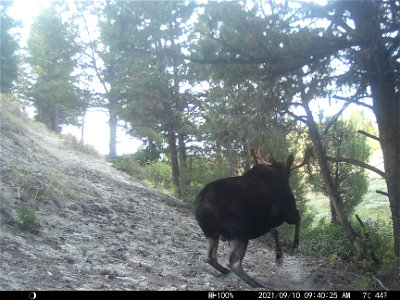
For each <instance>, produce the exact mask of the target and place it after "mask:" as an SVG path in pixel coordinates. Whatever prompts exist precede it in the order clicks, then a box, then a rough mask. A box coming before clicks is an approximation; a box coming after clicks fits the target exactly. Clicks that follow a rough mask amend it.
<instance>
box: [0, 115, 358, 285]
mask: <svg viewBox="0 0 400 300" xmlns="http://www.w3.org/2000/svg"><path fill="white" fill-rule="evenodd" d="M2 109H3V111H2V123H1V173H0V175H1V214H0V216H1V228H0V229H1V233H0V234H1V235H0V238H1V242H0V247H1V270H0V289H1V290H21V289H24V290H242V289H251V288H250V287H249V286H248V285H247V284H246V283H244V282H243V281H241V280H239V279H238V278H237V277H236V276H235V275H234V274H228V275H224V276H222V275H219V274H218V273H217V272H216V271H215V270H214V269H212V268H211V267H210V266H209V265H208V264H206V263H205V259H206V242H205V238H204V237H203V235H202V233H201V231H200V228H199V227H198V225H197V223H196V221H195V219H194V216H193V213H192V212H190V211H189V210H188V209H187V208H185V206H184V205H183V204H182V203H181V202H180V201H179V200H176V199H174V198H172V197H170V196H168V195H164V194H161V193H159V192H156V191H153V190H150V189H148V188H146V187H145V186H143V185H142V184H140V183H139V182H138V181H137V180H135V178H132V177H129V176H127V175H125V174H124V173H122V172H119V171H117V170H116V169H114V168H112V167H111V166H110V165H109V164H108V163H107V162H106V161H105V160H104V158H99V157H94V156H89V155H87V154H84V153H82V152H79V151H77V150H74V149H73V148H72V147H70V146H68V145H65V142H63V139H62V138H61V137H59V136H56V135H52V134H50V133H48V132H47V131H46V130H45V129H44V128H42V127H40V126H38V125H34V124H31V123H32V122H30V121H27V120H25V119H22V117H20V116H18V115H17V114H14V113H13V114H11V112H10V111H9V110H7V111H4V107H3V108H2ZM21 207H25V208H27V209H29V210H30V211H31V212H34V214H35V215H36V216H37V220H38V221H39V224H40V225H39V227H38V228H37V229H36V230H34V228H29V222H28V220H26V222H27V224H25V225H28V229H33V230H32V231H33V232H31V231H29V230H27V229H22V228H21V224H22V222H23V221H22V219H21V217H19V216H18V213H17V212H18V211H19V210H20V209H21ZM228 250H229V246H228V244H225V243H222V244H221V246H220V257H221V259H220V260H221V262H222V264H225V263H226V258H227V255H228V254H227V253H228ZM244 268H245V270H247V271H248V272H249V274H250V275H251V276H254V277H256V278H257V279H259V280H260V281H262V282H265V283H267V284H269V285H270V286H271V287H274V288H275V289H278V290H288V289H289V290H310V289H312V290H335V289H340V290H349V289H351V288H352V280H353V279H354V278H355V276H356V275H355V274H354V273H352V272H351V271H350V270H348V269H347V268H346V266H343V265H337V264H335V265H333V264H330V263H327V262H325V261H322V260H315V259H313V258H310V257H299V256H290V255H289V254H287V253H284V263H283V265H282V266H278V265H276V264H275V262H274V253H273V249H267V248H266V247H265V245H264V243H263V242H262V241H261V240H255V241H251V242H250V245H249V249H248V252H247V254H246V257H245V260H244ZM349 278H350V279H349Z"/></svg>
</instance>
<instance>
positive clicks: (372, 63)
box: [349, 1, 400, 259]
mask: <svg viewBox="0 0 400 300" xmlns="http://www.w3.org/2000/svg"><path fill="white" fill-rule="evenodd" d="M379 6H380V3H379V2H374V1H363V2H362V6H361V7H360V5H357V3H349V9H350V12H351V15H352V17H353V19H354V22H355V25H356V29H357V32H358V33H359V35H360V36H361V37H362V38H363V40H364V43H362V44H361V46H360V47H361V51H360V52H359V61H360V64H361V67H362V68H364V69H365V71H366V79H367V80H368V82H369V84H370V87H371V94H372V99H373V110H374V113H375V116H376V120H377V123H378V129H379V140H380V144H381V148H382V153H383V159H384V167H385V175H386V176H385V180H386V185H387V190H388V196H389V203H390V210H391V214H392V221H393V236H394V252H395V255H396V257H398V258H399V259H400V92H399V91H398V86H397V87H396V73H395V70H394V65H395V64H394V63H393V58H392V57H391V55H390V53H389V51H388V50H387V49H386V46H385V41H384V37H383V32H382V28H381V26H380V20H379V19H378V17H377V16H379V15H380V14H381V13H380V12H379V9H380V7H379ZM393 13H395V12H393ZM396 88H397V91H396Z"/></svg>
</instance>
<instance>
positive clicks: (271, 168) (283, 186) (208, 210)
mask: <svg viewBox="0 0 400 300" xmlns="http://www.w3.org/2000/svg"><path fill="white" fill-rule="evenodd" d="M251 155H252V157H253V159H254V161H255V165H254V166H253V167H252V168H251V169H250V170H248V171H247V172H245V173H244V174H243V175H241V176H237V177H229V178H223V179H219V180H216V181H213V182H211V183H209V184H207V185H206V186H205V187H204V188H203V189H202V190H201V191H200V193H199V194H198V196H197V198H196V202H195V203H196V209H195V215H196V220H197V222H198V223H199V225H200V227H201V229H202V231H203V233H204V235H205V236H206V238H207V241H208V259H207V262H208V263H209V264H210V265H211V266H213V267H214V268H215V269H216V270H218V271H219V272H221V273H222V274H226V273H229V272H230V270H231V271H232V272H234V273H235V274H236V275H237V276H239V277H240V278H241V279H242V280H244V281H245V282H247V283H248V284H249V285H251V286H252V287H261V288H267V286H265V285H264V284H262V283H260V282H258V281H257V280H255V279H253V278H251V277H250V276H249V275H247V273H246V272H245V271H244V270H243V267H242V261H243V258H244V256H245V253H246V250H247V246H248V243H249V240H251V239H255V238H257V237H260V236H262V235H264V234H265V233H267V232H271V234H272V235H273V237H274V239H275V245H276V258H277V259H279V258H280V257H281V256H282V251H281V249H280V244H279V239H278V231H277V229H276V227H278V226H280V225H281V224H282V223H283V222H286V223H288V224H292V225H296V230H295V232H296V233H295V241H294V245H293V246H294V247H296V246H297V244H298V235H299V226H300V214H299V211H298V209H297V207H296V200H295V198H294V196H293V193H292V191H291V189H290V186H289V177H290V174H291V172H292V171H293V170H294V169H297V168H300V167H302V166H304V165H306V164H308V162H309V160H310V157H311V155H312V150H311V149H308V150H307V151H306V154H305V156H304V160H303V162H302V163H300V164H299V165H297V166H295V167H292V164H293V161H294V157H293V155H292V154H291V155H289V157H288V159H287V161H286V164H285V163H282V162H278V161H276V160H275V159H274V158H273V157H272V155H271V156H268V157H266V158H262V157H261V156H260V154H259V151H258V154H256V152H255V151H254V149H252V150H251ZM220 238H221V240H223V241H224V240H228V241H229V242H230V247H231V252H230V257H229V262H228V265H227V266H228V267H229V269H230V270H229V269H227V268H225V267H223V266H222V265H220V264H219V262H218V260H217V250H218V244H219V240H220Z"/></svg>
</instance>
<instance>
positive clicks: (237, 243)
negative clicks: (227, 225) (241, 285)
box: [228, 240, 265, 288]
mask: <svg viewBox="0 0 400 300" xmlns="http://www.w3.org/2000/svg"><path fill="white" fill-rule="evenodd" d="M248 243H249V241H241V240H232V241H231V254H230V257H229V264H228V267H229V268H230V269H231V271H232V272H233V273H235V274H236V275H237V276H239V277H240V278H242V279H243V280H244V281H246V282H247V283H248V284H250V285H251V286H252V287H254V288H256V287H261V288H265V286H264V285H263V284H261V283H260V282H258V281H256V280H255V279H253V278H251V277H250V276H249V275H247V274H246V273H245V271H243V267H242V261H243V258H244V255H245V254H246V250H247V244H248Z"/></svg>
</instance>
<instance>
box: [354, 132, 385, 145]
mask: <svg viewBox="0 0 400 300" xmlns="http://www.w3.org/2000/svg"><path fill="white" fill-rule="evenodd" d="M357 132H358V133H361V134H363V135H365V136H367V137H369V138H371V139H373V140H376V141H378V142H380V139H379V138H378V137H377V136H375V135H373V134H370V133H368V132H365V131H364V130H357Z"/></svg>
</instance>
